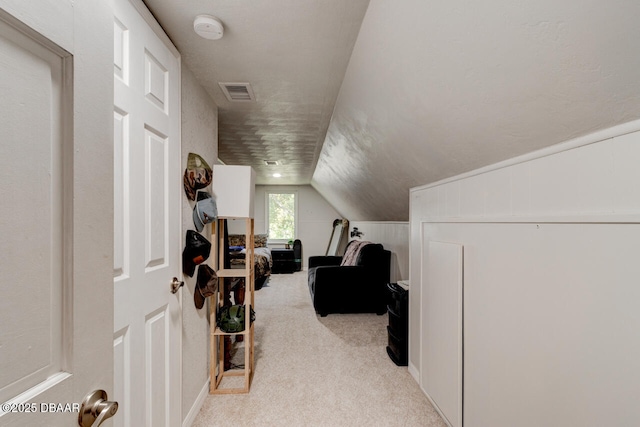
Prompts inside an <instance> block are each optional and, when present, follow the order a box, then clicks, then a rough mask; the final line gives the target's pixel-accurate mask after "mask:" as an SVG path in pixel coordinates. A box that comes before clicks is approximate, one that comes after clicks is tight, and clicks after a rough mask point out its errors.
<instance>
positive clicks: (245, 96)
mask: <svg viewBox="0 0 640 427" xmlns="http://www.w3.org/2000/svg"><path fill="white" fill-rule="evenodd" d="M218 84H219V85H220V89H222V92H224V96H226V97H227V99H228V100H229V101H232V102H233V101H255V100H256V98H255V96H254V95H253V90H252V89H251V85H250V84H249V83H218Z"/></svg>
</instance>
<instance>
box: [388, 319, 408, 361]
mask: <svg viewBox="0 0 640 427" xmlns="http://www.w3.org/2000/svg"><path fill="white" fill-rule="evenodd" d="M387 333H388V334H389V340H388V343H389V345H388V346H387V354H388V355H389V357H390V358H391V360H392V361H393V363H395V364H396V365H398V366H407V364H408V363H407V362H408V360H407V359H408V357H407V355H408V352H407V338H406V337H404V338H400V337H397V336H395V335H394V334H393V331H392V330H391V328H390V327H389V326H387Z"/></svg>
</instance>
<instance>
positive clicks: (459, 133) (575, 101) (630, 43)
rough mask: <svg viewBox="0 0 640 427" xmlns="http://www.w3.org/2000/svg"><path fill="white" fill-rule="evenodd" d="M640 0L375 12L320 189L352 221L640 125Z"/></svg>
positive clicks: (377, 216) (369, 16) (375, 3)
mask: <svg viewBox="0 0 640 427" xmlns="http://www.w3.org/2000/svg"><path fill="white" fill-rule="evenodd" d="M638 22H640V2H638V1H637V0H612V1H607V2H605V1H601V0H586V1H582V0H569V1H557V0H538V1H528V2H527V1H513V0H492V1H490V2H477V1H476V2H474V1H437V2H436V1H424V0H396V1H388V0H371V1H370V4H369V8H368V10H367V13H366V15H365V18H364V21H363V23H362V26H361V29H360V34H359V36H358V39H357V42H356V45H355V47H354V49H353V53H352V56H351V60H350V62H349V66H348V68H347V72H346V75H345V78H344V81H343V84H342V88H341V90H340V93H339V96H338V100H337V103H336V106H335V109H334V113H333V117H332V119H331V123H330V125H329V130H328V133H327V138H326V140H325V142H324V146H323V149H322V152H321V154H320V158H319V161H318V164H317V167H316V170H315V173H314V175H313V179H312V185H313V186H314V187H315V188H316V189H317V190H318V191H319V192H320V193H321V194H322V195H324V197H325V198H326V199H327V200H328V201H329V202H330V203H331V204H332V205H333V206H334V207H335V208H336V209H337V210H338V211H339V212H340V213H342V214H343V215H344V216H345V217H347V218H349V219H350V220H407V219H408V217H409V189H410V188H411V187H413V186H417V185H423V184H427V183H431V182H435V181H438V180H440V179H443V178H446V177H450V176H454V175H457V174H460V173H463V172H466V171H470V170H473V169H476V168H478V167H482V166H485V165H488V164H492V163H495V162H498V161H501V160H504V159H508V158H511V157H515V156H517V155H520V154H524V153H527V152H531V151H534V150H536V149H540V148H543V147H545V146H549V145H553V144H556V143H560V142H563V141H566V140H569V139H572V138H575V137H578V136H581V135H585V134H589V133H592V132H594V131H596V130H599V129H604V128H608V127H611V126H614V125H616V124H620V123H624V122H628V121H631V120H635V119H638V118H640V78H639V76H640V73H639V71H640V25H638Z"/></svg>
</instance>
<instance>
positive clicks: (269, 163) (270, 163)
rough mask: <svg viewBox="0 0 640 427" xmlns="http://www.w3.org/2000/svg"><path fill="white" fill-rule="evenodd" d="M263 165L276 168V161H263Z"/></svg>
mask: <svg viewBox="0 0 640 427" xmlns="http://www.w3.org/2000/svg"><path fill="white" fill-rule="evenodd" d="M264 164H265V165H267V166H278V161H277V160H265V161H264Z"/></svg>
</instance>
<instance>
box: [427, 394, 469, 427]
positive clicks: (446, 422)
mask: <svg viewBox="0 0 640 427" xmlns="http://www.w3.org/2000/svg"><path fill="white" fill-rule="evenodd" d="M420 389H421V390H422V392H423V393H424V395H425V396H427V399H428V400H429V403H431V406H433V409H435V410H436V412H437V413H438V415H440V418H442V421H444V423H445V424H446V425H448V426H449V427H453V426H452V425H451V423H450V422H449V420H448V419H447V417H445V415H444V414H443V413H442V411H441V410H440V408H439V407H438V405H437V404H436V402H435V401H434V400H433V399H432V398H431V396H429V393H427V392H426V391H425V390H424V387H422V386H420ZM463 425H464V424H463Z"/></svg>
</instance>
